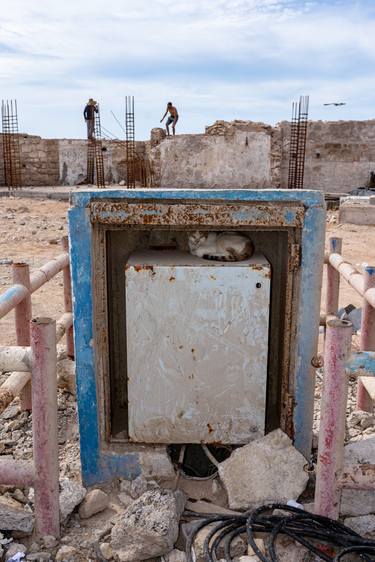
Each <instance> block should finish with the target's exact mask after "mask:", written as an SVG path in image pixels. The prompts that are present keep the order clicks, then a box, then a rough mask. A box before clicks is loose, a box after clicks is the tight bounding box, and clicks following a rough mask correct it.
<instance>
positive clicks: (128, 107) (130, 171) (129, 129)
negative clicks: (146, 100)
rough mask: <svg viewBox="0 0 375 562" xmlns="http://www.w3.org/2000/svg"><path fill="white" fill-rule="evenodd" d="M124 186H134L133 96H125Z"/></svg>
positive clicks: (132, 187)
mask: <svg viewBox="0 0 375 562" xmlns="http://www.w3.org/2000/svg"><path fill="white" fill-rule="evenodd" d="M125 139H126V186H127V187H128V188H131V189H134V188H135V122H134V96H126V97H125Z"/></svg>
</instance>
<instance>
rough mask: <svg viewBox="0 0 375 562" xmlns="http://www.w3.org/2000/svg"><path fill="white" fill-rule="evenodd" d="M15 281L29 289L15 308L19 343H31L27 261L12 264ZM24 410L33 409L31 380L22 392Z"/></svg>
mask: <svg viewBox="0 0 375 562" xmlns="http://www.w3.org/2000/svg"><path fill="white" fill-rule="evenodd" d="M12 272H13V282H14V283H15V284H19V285H23V286H24V287H25V288H26V289H27V293H28V294H27V296H26V297H25V298H24V299H23V300H22V301H21V302H20V303H19V304H18V305H17V306H16V308H15V323H16V339H17V345H30V320H31V315H32V314H31V294H30V271H29V266H28V265H27V264H26V263H14V264H13V265H12ZM20 401H21V408H22V410H29V411H30V410H31V383H30V382H29V383H28V384H27V385H26V386H25V387H24V388H23V389H22V391H21V392H20Z"/></svg>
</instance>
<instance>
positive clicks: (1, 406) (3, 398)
mask: <svg viewBox="0 0 375 562" xmlns="http://www.w3.org/2000/svg"><path fill="white" fill-rule="evenodd" d="M14 398H15V396H14V395H13V393H12V392H11V391H10V390H8V389H7V388H0V413H1V412H3V411H4V410H5V408H7V407H8V406H9V404H10V403H11V402H12V401H13V400H14Z"/></svg>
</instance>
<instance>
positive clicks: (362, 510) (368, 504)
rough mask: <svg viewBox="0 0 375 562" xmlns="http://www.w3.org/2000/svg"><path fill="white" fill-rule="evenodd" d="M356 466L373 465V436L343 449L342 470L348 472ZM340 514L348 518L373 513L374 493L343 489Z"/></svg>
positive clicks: (374, 456)
mask: <svg viewBox="0 0 375 562" xmlns="http://www.w3.org/2000/svg"><path fill="white" fill-rule="evenodd" d="M357 464H375V437H374V436H372V437H371V436H368V437H365V438H364V439H362V440H361V441H355V442H354V443H349V444H348V445H346V446H345V447H344V470H350V467H351V466H353V465H357ZM340 513H341V515H349V516H350V515H351V516H356V515H368V514H369V513H375V494H374V491H373V490H358V489H357V490H354V489H353V490H351V489H349V488H346V489H343V491H342V494H341V506H340Z"/></svg>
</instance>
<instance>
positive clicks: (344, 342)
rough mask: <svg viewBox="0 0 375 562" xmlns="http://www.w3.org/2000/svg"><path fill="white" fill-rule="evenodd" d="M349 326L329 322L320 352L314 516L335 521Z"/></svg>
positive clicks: (350, 335)
mask: <svg viewBox="0 0 375 562" xmlns="http://www.w3.org/2000/svg"><path fill="white" fill-rule="evenodd" d="M351 338H352V324H351V322H348V321H347V320H339V319H337V318H336V319H330V320H329V321H328V323H327V331H326V341H325V353H324V372H325V374H324V383H323V391H322V400H321V410H320V411H321V414H320V416H321V417H320V430H319V444H318V462H317V474H316V487H315V508H314V509H315V513H318V514H319V515H324V516H326V517H331V518H332V519H337V518H338V515H339V508H340V491H339V489H338V487H337V478H340V477H341V472H342V465H343V454H344V437H345V414H346V403H347V396H348V377H347V375H346V372H345V366H346V361H347V359H348V357H349V354H350V348H351Z"/></svg>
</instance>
